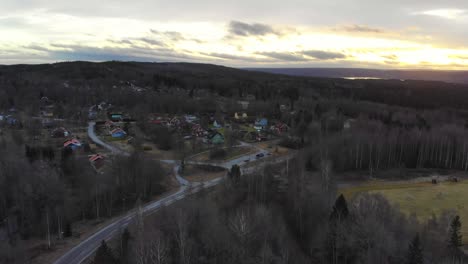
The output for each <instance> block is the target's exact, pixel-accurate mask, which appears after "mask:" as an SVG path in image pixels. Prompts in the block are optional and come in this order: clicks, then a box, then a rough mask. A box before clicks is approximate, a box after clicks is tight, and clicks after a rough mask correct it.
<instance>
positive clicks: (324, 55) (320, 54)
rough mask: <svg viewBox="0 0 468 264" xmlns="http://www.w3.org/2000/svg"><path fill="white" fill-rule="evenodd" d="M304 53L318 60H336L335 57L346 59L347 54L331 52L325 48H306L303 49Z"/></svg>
mask: <svg viewBox="0 0 468 264" xmlns="http://www.w3.org/2000/svg"><path fill="white" fill-rule="evenodd" d="M302 54H304V55H306V56H308V57H312V58H314V59H318V60H335V59H344V58H346V55H345V54H343V53H339V52H330V51H323V50H306V51H303V52H302Z"/></svg>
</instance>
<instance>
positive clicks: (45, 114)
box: [41, 111, 54, 118]
mask: <svg viewBox="0 0 468 264" xmlns="http://www.w3.org/2000/svg"><path fill="white" fill-rule="evenodd" d="M41 115H42V116H43V117H49V118H51V117H54V112H52V111H42V112H41Z"/></svg>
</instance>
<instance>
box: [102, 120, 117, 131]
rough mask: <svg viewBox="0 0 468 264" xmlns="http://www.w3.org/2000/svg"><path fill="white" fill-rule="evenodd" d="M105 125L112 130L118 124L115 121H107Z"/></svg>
mask: <svg viewBox="0 0 468 264" xmlns="http://www.w3.org/2000/svg"><path fill="white" fill-rule="evenodd" d="M104 127H105V128H107V129H108V130H111V129H113V128H114V127H116V125H115V124H114V122H112V121H106V122H105V123H104Z"/></svg>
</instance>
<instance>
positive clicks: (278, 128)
mask: <svg viewBox="0 0 468 264" xmlns="http://www.w3.org/2000/svg"><path fill="white" fill-rule="evenodd" d="M270 130H271V131H272V132H273V133H275V134H277V135H282V134H283V133H286V132H288V131H289V127H288V125H286V124H285V123H281V122H278V123H276V124H275V125H274V126H271V127H270Z"/></svg>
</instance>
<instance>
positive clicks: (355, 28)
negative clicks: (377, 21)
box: [340, 25, 383, 33]
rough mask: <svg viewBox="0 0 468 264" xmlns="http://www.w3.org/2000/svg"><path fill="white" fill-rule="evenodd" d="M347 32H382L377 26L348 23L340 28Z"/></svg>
mask: <svg viewBox="0 0 468 264" xmlns="http://www.w3.org/2000/svg"><path fill="white" fill-rule="evenodd" d="M340 29H341V30H344V31H347V32H361V33H383V30H381V29H379V28H373V27H369V26H366V25H348V26H343V27H341V28H340Z"/></svg>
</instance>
